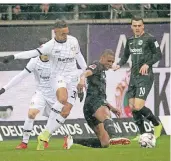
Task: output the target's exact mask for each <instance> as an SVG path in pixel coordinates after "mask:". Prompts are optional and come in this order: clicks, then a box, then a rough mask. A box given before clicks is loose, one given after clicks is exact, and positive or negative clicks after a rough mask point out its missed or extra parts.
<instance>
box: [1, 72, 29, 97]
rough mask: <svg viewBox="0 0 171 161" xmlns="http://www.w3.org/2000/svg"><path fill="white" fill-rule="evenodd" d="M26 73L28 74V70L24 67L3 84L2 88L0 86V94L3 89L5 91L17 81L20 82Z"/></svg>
mask: <svg viewBox="0 0 171 161" xmlns="http://www.w3.org/2000/svg"><path fill="white" fill-rule="evenodd" d="M28 75H29V72H28V71H27V70H26V69H24V70H23V71H22V72H20V73H19V74H18V75H16V76H15V77H13V78H12V79H11V80H10V81H9V82H8V83H7V84H6V85H5V86H3V88H1V90H0V95H1V94H3V93H5V91H7V90H8V89H10V88H12V87H14V86H15V85H16V84H18V83H19V82H21V80H23V79H24V78H25V77H27V76H28Z"/></svg>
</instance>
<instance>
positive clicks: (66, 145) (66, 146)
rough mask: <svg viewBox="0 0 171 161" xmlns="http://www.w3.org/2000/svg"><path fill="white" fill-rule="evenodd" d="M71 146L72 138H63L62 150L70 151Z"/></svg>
mask: <svg viewBox="0 0 171 161" xmlns="http://www.w3.org/2000/svg"><path fill="white" fill-rule="evenodd" d="M72 145H73V138H72V136H71V135H68V136H64V144H63V148H64V149H70V148H71V146H72Z"/></svg>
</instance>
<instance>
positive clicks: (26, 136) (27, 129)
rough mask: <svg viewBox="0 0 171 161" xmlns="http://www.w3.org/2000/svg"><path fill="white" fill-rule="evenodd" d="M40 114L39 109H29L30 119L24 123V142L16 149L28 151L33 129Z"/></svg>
mask: <svg viewBox="0 0 171 161" xmlns="http://www.w3.org/2000/svg"><path fill="white" fill-rule="evenodd" d="M39 112H40V111H39V110H38V109H29V112H28V117H27V118H26V120H25V123H24V130H23V140H22V142H21V143H20V144H19V145H18V146H16V149H27V144H28V141H29V138H30V134H31V131H32V128H33V123H34V119H35V117H36V115H37V114H38V113H39Z"/></svg>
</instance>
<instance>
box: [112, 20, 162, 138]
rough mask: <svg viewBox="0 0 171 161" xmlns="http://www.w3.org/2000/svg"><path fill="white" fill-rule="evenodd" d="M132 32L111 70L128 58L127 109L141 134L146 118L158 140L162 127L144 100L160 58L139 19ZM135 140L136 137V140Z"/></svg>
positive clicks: (152, 40)
mask: <svg viewBox="0 0 171 161" xmlns="http://www.w3.org/2000/svg"><path fill="white" fill-rule="evenodd" d="M131 28H132V31H133V33H134V36H132V37H131V38H128V39H127V43H126V47H125V51H124V54H123V56H122V57H121V60H120V62H119V63H118V65H116V66H115V67H114V70H117V69H119V68H120V67H121V66H123V65H124V64H125V63H126V62H127V60H128V58H129V56H130V55H131V60H132V68H131V79H130V83H129V87H128V96H129V106H130V107H131V108H132V114H133V118H134V120H135V123H136V124H137V126H138V128H139V131H140V133H141V134H143V133H145V128H144V118H143V117H145V118H146V119H148V120H149V121H151V122H152V123H153V125H154V135H155V137H156V138H158V137H159V136H160V135H161V130H162V124H161V123H160V122H159V121H158V120H157V119H156V117H155V116H154V115H153V113H152V111H151V110H150V109H149V108H147V107H146V106H145V100H146V98H147V96H148V94H149V92H150V90H151V87H152V84H153V81H154V76H153V70H152V65H153V64H155V63H156V62H157V61H159V60H160V59H161V57H162V54H161V50H160V46H159V44H158V42H157V40H156V39H155V37H154V36H152V35H151V34H149V33H147V32H145V31H144V22H143V19H142V18H138V17H134V18H132V20H131ZM137 139H138V137H137V138H136V139H135V140H137Z"/></svg>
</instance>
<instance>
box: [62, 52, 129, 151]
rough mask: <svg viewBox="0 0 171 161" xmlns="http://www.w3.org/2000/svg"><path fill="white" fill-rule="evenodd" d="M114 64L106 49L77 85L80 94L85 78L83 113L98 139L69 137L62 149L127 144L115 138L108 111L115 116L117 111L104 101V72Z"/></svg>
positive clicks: (127, 141) (112, 55)
mask: <svg viewBox="0 0 171 161" xmlns="http://www.w3.org/2000/svg"><path fill="white" fill-rule="evenodd" d="M113 62H114V53H113V51H112V50H110V49H106V50H105V51H104V52H103V53H102V56H101V58H100V61H97V62H94V63H93V64H92V65H90V66H89V67H88V68H87V70H86V71H85V72H84V73H83V74H82V75H81V77H80V82H79V84H78V92H79V93H82V92H83V88H84V87H85V79H86V78H87V83H88V88H87V95H86V98H85V103H84V107H83V112H84V116H85V119H86V121H87V123H88V125H89V126H90V127H91V128H92V129H93V130H94V132H95V134H96V136H97V137H98V139H93V138H91V139H74V140H73V141H71V140H72V138H71V136H69V137H68V138H65V144H64V148H66V149H69V148H70V147H71V145H72V142H74V143H76V144H81V145H84V146H88V147H94V148H104V147H108V146H109V144H112V145H116V144H129V143H130V140H129V139H127V138H115V128H114V125H113V120H112V119H111V114H110V110H111V111H112V112H113V113H115V114H116V115H117V116H119V115H120V113H119V110H117V109H115V108H114V107H112V106H111V105H110V104H108V102H107V101H106V80H105V78H106V75H105V71H106V70H108V69H110V68H111V67H112V65H113Z"/></svg>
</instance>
